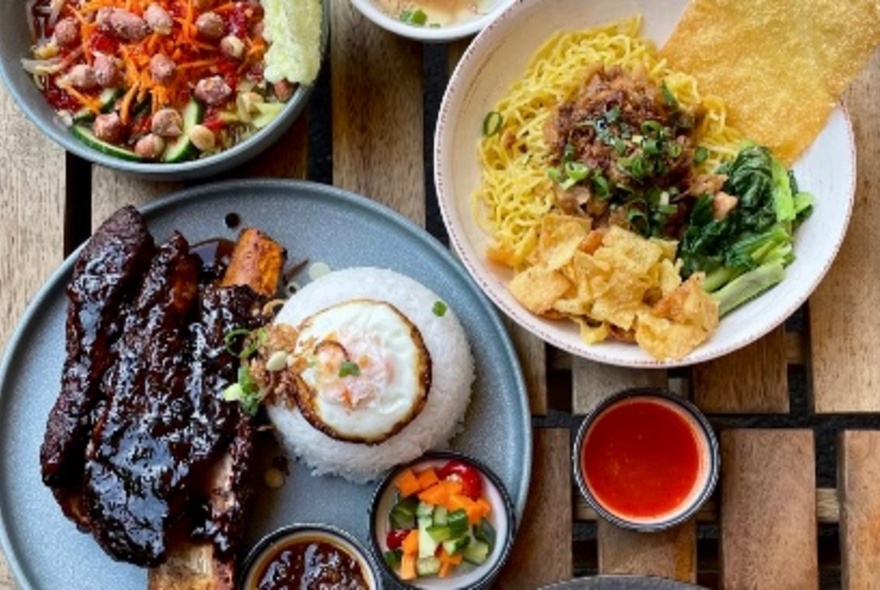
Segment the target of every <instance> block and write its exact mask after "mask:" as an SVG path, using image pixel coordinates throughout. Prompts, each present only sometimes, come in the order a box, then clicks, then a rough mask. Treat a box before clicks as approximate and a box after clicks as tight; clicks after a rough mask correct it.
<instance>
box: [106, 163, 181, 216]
mask: <svg viewBox="0 0 880 590" xmlns="http://www.w3.org/2000/svg"><path fill="white" fill-rule="evenodd" d="M181 188H183V183H181V182H157V181H153V180H145V179H142V178H137V177H134V176H130V175H127V174H121V173H119V172H115V171H113V170H109V169H107V168H103V167H101V166H94V168H93V170H92V229H94V228H97V227H98V226H99V225H100V224H101V222H102V221H104V220H105V219H107V218H108V217H110V215H112V214H113V212H114V211H116V210H117V209H119V208H120V207H122V206H124V205H134V206H136V207H140V206H142V205H145V204H146V203H148V202H150V201H151V200H153V199H155V198H157V197H161V196H163V195H166V194H168V193H170V192H172V191H176V190H179V189H181Z"/></svg>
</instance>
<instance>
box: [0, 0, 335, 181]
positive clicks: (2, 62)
mask: <svg viewBox="0 0 880 590" xmlns="http://www.w3.org/2000/svg"><path fill="white" fill-rule="evenodd" d="M330 1H331V0H322V2H323V18H322V25H321V26H322V36H321V37H322V38H321V45H322V46H321V55H322V60H323V56H324V54H325V53H326V47H327V41H328V39H329V34H330V18H329V14H330ZM26 19H27V14H26V9H25V2H24V0H7V1H5V2H0V78H2V80H3V83H4V85H5V86H6V89H7V90H8V91H9V93H10V94H11V95H12V97H13V99H14V100H15V102H16V104H18V107H19V108H20V109H21V110H22V111H23V112H24V114H25V116H27V118H28V119H30V121H31V122H32V123H33V124H34V125H36V126H37V127H38V128H39V129H40V131H42V132H43V133H44V134H46V135H47V136H48V137H49V138H50V139H52V140H53V141H54V142H55V143H57V144H58V145H60V146H61V147H63V148H64V149H65V150H67V151H68V152H71V153H73V154H76V155H77V156H79V157H81V158H84V159H86V160H88V161H90V162H92V163H95V164H99V165H101V166H105V167H107V168H112V169H114V170H119V171H120V172H125V173H129V174H132V175H135V176H140V177H145V178H150V179H152V180H192V179H196V178H204V177H207V176H212V175H215V174H218V173H220V172H223V171H225V170H228V169H230V168H234V167H235V166H238V165H240V164H243V163H244V162H246V161H248V160H250V159H251V158H253V157H255V156H257V155H258V154H259V153H261V152H262V151H263V150H265V149H266V148H268V147H269V146H270V145H272V144H273V143H275V141H276V140H278V139H279V138H280V137H281V136H282V135H283V134H284V132H285V131H287V129H288V128H289V127H290V126H291V124H293V122H294V121H295V120H296V118H297V117H298V116H299V115H300V113H302V111H303V109H304V108H305V106H306V104H307V103H308V100H309V97H310V96H311V94H312V87H311V86H302V85H301V86H299V87H298V88H297V90H296V91H295V92H294V94H293V96H292V97H291V98H290V100H289V101H288V103H287V105H286V106H285V107H284V109H283V110H282V111H281V113H279V114H278V116H277V117H275V119H274V120H273V121H272V122H271V123H269V125H267V126H266V127H264V128H263V129H260V130H259V131H258V132H256V133H254V134H253V135H252V136H251V137H249V138H248V139H246V140H245V141H242V142H240V143H238V144H236V145H235V146H233V147H231V148H229V149H228V150H224V151H222V152H218V153H216V154H212V155H211V156H207V157H205V158H199V159H197V160H190V161H187V162H181V163H177V164H171V163H162V162H129V161H126V160H121V159H119V158H114V157H113V156H109V155H107V154H103V153H101V152H99V151H97V150H95V149H93V148H90V147H89V146H87V145H85V144H84V143H82V142H81V141H79V140H77V139H76V138H75V137H74V136H73V135H72V134H71V133H70V130H69V129H68V128H67V127H65V126H64V124H63V123H62V122H61V121H60V119H59V117H58V115H57V114H56V113H55V110H54V109H53V108H52V107H51V106H50V105H49V103H48V102H47V101H46V99H45V98H44V97H43V95H42V94H41V93H40V91H39V90H38V89H37V87H36V85H35V84H34V81H33V79H32V78H31V76H30V74H28V73H27V72H25V71H24V70H23V69H22V67H21V59H22V58H24V57H29V56H30V48H31V45H32V44H33V41H32V39H31V36H30V32H29V27H28V24H27V20H26Z"/></svg>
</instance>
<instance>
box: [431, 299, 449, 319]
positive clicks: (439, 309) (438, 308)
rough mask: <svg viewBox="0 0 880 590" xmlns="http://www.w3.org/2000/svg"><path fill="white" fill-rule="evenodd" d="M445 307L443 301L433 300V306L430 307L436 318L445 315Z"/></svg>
mask: <svg viewBox="0 0 880 590" xmlns="http://www.w3.org/2000/svg"><path fill="white" fill-rule="evenodd" d="M447 309H449V308H448V307H447V306H446V304H445V303H443V302H442V301H435V302H434V306H433V307H432V308H431V311H432V312H433V313H434V315H435V316H437V317H438V318H442V317H443V316H444V315H446V310H447Z"/></svg>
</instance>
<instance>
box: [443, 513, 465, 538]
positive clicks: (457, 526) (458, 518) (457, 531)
mask: <svg viewBox="0 0 880 590" xmlns="http://www.w3.org/2000/svg"><path fill="white" fill-rule="evenodd" d="M446 526H448V527H449V530H451V531H452V534H453V535H455V536H458V535H463V534H464V533H466V532H468V531H469V530H470V521H469V520H468V515H467V512H465V511H464V510H462V509H459V510H453V511H452V512H450V513H449V515H448V516H447V517H446Z"/></svg>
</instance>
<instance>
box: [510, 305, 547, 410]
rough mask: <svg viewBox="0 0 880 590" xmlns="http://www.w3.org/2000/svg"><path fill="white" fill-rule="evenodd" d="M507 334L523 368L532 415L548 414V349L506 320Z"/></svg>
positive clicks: (532, 336)
mask: <svg viewBox="0 0 880 590" xmlns="http://www.w3.org/2000/svg"><path fill="white" fill-rule="evenodd" d="M504 323H505V325H506V326H507V333H508V334H510V338H511V340H513V345H514V346H515V347H516V353H517V357H518V358H519V362H520V365H521V367H522V372H523V378H524V379H525V382H526V389H527V390H528V392H529V407H530V408H531V411H532V414H538V415H544V414H546V413H547V407H548V403H547V348H546V346H545V345H544V341H543V340H541V339H540V338H538V337H537V336H534V335H532V334H531V333H529V332H527V331H526V330H524V329H523V328H521V327H519V325H518V324H515V323H514V322H512V321H510V320H508V319H507V318H505V322H504Z"/></svg>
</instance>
